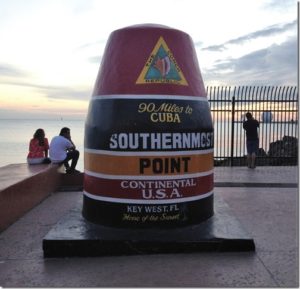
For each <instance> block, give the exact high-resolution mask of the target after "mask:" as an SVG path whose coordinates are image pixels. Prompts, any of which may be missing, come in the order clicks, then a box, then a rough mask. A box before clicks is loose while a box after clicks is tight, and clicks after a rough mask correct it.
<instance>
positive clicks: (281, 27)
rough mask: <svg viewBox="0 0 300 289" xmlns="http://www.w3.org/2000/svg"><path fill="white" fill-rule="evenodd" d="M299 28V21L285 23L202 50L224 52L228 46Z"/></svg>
mask: <svg viewBox="0 0 300 289" xmlns="http://www.w3.org/2000/svg"><path fill="white" fill-rule="evenodd" d="M296 27H297V20H294V21H292V22H288V23H284V24H276V25H272V26H268V27H266V28H264V29H261V30H258V31H255V32H252V33H249V34H246V35H243V36H240V37H237V38H234V39H230V40H228V41H226V42H225V43H223V44H219V45H211V46H208V47H204V48H202V50H209V51H223V50H225V49H226V48H227V47H226V46H227V45H231V44H234V45H240V44H243V43H244V42H246V41H250V40H254V39H257V38H259V37H269V36H275V35H278V34H281V33H284V32H287V31H289V30H291V29H295V28H296Z"/></svg>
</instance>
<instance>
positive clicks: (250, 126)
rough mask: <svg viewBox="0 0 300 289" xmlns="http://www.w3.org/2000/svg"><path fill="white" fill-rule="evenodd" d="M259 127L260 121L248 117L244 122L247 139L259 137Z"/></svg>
mask: <svg viewBox="0 0 300 289" xmlns="http://www.w3.org/2000/svg"><path fill="white" fill-rule="evenodd" d="M258 127H259V123H258V121H257V120H256V119H254V118H251V119H248V120H246V121H244V122H243V129H244V130H246V137H247V140H257V139H258V133H257V129H258Z"/></svg>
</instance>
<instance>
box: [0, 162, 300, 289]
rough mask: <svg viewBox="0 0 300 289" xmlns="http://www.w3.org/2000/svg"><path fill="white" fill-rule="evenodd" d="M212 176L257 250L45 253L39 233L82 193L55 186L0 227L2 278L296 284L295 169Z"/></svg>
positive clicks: (30, 282)
mask: <svg viewBox="0 0 300 289" xmlns="http://www.w3.org/2000/svg"><path fill="white" fill-rule="evenodd" d="M215 182H216V184H221V183H225V184H226V186H225V187H220V186H216V188H215V194H218V195H219V196H220V197H222V198H223V199H224V200H225V202H226V203H227V204H228V205H229V207H230V208H231V210H232V213H233V214H234V215H235V216H236V217H237V218H238V220H239V221H240V222H241V223H242V225H243V226H244V228H245V230H246V231H247V232H248V233H249V234H250V235H252V237H253V238H254V240H255V244H256V251H255V252H246V253H232V252H230V253H193V254H159V255H137V256H118V257H97V258H57V259H44V258H43V251H42V239H43V237H44V236H45V235H46V234H47V233H48V231H49V230H50V229H51V228H52V227H53V225H54V224H55V223H56V222H57V221H58V220H60V219H61V217H62V216H63V215H65V214H66V213H67V212H68V211H69V210H70V209H72V208H74V207H75V206H81V201H82V195H81V194H82V193H81V192H57V193H54V194H52V195H51V196H50V197H49V198H47V199H46V200H45V201H44V202H42V203H41V204H40V205H38V206H37V207H35V208H34V209H32V210H31V211H30V212H29V213H27V214H26V215H25V216H24V217H22V218H21V219H20V220H19V221H17V222H16V223H14V224H13V225H12V226H10V227H9V228H8V229H7V230H6V231H4V232H2V233H1V234H0V286H3V287H298V286H299V276H298V271H299V260H298V245H299V244H298V241H299V240H298V225H299V223H298V221H299V220H298V188H297V187H294V188H293V187H291V186H290V184H296V183H298V169H297V168H296V167H258V168H256V169H255V170H251V169H247V168H228V167H226V168H215ZM251 182H252V183H253V186H249V183H251ZM229 183H233V185H232V186H231V187H230V186H229ZM245 183H247V186H245ZM259 183H260V184H261V185H260V186H258V185H257V184H259ZM266 183H270V184H281V185H278V187H276V186H277V185H276V186H273V187H267V186H266ZM237 185H238V186H240V187H237ZM250 185H251V184H250Z"/></svg>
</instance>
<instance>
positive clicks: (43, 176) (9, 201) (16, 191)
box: [0, 164, 62, 232]
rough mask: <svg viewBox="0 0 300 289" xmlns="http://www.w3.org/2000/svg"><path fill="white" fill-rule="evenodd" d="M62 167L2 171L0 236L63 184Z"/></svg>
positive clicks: (21, 166) (17, 167)
mask: <svg viewBox="0 0 300 289" xmlns="http://www.w3.org/2000/svg"><path fill="white" fill-rule="evenodd" d="M61 178H62V173H61V171H60V166H58V165H53V164H49V165H27V164H12V165H7V166H4V167H1V168H0V232H1V231H3V230H5V229H6V228H7V227H8V226H10V225H11V224H12V223H14V222H15V221H16V220H18V219H19V218H20V217H22V216H23V215H24V214H25V213H26V212H27V211H29V210H30V209H32V208H33V207H34V206H36V205H37V204H39V203H40V202H41V201H42V200H44V199H45V198H46V197H47V196H48V195H49V194H50V193H52V192H54V191H56V190H57V188H58V187H59V186H60V184H61Z"/></svg>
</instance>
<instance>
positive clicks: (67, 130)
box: [59, 127, 71, 138]
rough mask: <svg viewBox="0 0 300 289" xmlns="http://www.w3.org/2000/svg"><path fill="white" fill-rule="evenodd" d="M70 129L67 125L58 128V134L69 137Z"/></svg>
mask: <svg viewBox="0 0 300 289" xmlns="http://www.w3.org/2000/svg"><path fill="white" fill-rule="evenodd" d="M70 132H71V131H70V129H69V128H68V127H63V128H62V129H61V130H60V133H59V135H61V136H64V137H66V138H69V137H70Z"/></svg>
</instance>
